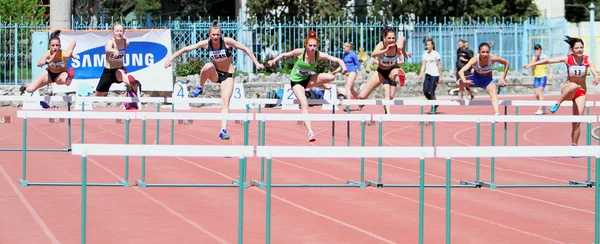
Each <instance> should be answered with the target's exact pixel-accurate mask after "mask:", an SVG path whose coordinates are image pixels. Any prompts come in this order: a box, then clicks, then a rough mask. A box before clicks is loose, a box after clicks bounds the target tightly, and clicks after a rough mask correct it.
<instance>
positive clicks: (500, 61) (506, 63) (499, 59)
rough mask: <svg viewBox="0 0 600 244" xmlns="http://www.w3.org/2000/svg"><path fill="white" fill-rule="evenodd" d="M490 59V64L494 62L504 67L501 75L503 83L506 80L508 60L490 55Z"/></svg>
mask: <svg viewBox="0 0 600 244" xmlns="http://www.w3.org/2000/svg"><path fill="white" fill-rule="evenodd" d="M490 57H491V59H492V62H496V63H499V64H502V65H504V74H502V80H503V81H504V80H505V79H506V76H507V75H508V70H509V67H510V62H508V60H506V59H504V58H502V57H500V56H496V55H490Z"/></svg>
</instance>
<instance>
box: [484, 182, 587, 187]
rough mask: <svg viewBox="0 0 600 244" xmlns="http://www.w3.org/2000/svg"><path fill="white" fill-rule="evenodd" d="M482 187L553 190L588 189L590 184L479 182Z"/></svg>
mask: <svg viewBox="0 0 600 244" xmlns="http://www.w3.org/2000/svg"><path fill="white" fill-rule="evenodd" d="M481 186H482V187H487V188H490V189H495V188H553V187H585V188H590V187H591V184H590V183H589V182H580V181H574V180H571V181H569V183H568V184H496V183H490V182H483V181H482V182H481Z"/></svg>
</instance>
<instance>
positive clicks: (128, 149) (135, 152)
mask: <svg viewBox="0 0 600 244" xmlns="http://www.w3.org/2000/svg"><path fill="white" fill-rule="evenodd" d="M72 153H73V155H77V156H81V182H82V184H81V243H82V244H85V243H86V237H87V235H86V231H87V228H86V226H87V158H88V157H89V156H126V157H129V156H153V157H181V156H184V157H239V173H240V180H239V181H238V182H239V184H238V189H239V190H238V229H237V231H238V243H242V242H243V232H244V227H243V224H244V217H243V216H244V186H243V184H242V182H243V180H242V177H243V172H244V171H245V169H246V160H245V159H246V158H247V157H252V156H253V155H254V147H252V146H191V145H128V144H73V151H72Z"/></svg>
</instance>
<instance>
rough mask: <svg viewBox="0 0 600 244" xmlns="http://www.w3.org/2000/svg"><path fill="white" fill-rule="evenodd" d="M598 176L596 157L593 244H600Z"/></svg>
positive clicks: (599, 166)
mask: <svg viewBox="0 0 600 244" xmlns="http://www.w3.org/2000/svg"><path fill="white" fill-rule="evenodd" d="M599 175H600V158H598V157H596V181H595V182H594V186H595V188H596V189H595V195H594V198H595V201H594V202H595V203H594V243H595V244H599V243H600V183H599V182H598V181H599V180H600V179H599Z"/></svg>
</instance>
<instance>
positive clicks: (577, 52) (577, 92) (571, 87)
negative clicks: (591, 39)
mask: <svg viewBox="0 0 600 244" xmlns="http://www.w3.org/2000/svg"><path fill="white" fill-rule="evenodd" d="M565 42H566V43H568V44H569V46H570V47H571V52H572V54H569V55H566V56H561V57H556V58H550V59H544V60H539V61H536V62H533V63H530V64H526V65H523V68H525V69H528V68H531V67H533V66H536V65H540V64H554V63H565V64H566V65H567V72H568V78H567V83H566V84H565V85H564V86H563V88H562V91H561V94H560V98H559V99H558V101H557V102H556V104H555V105H554V106H552V108H550V112H552V113H555V112H556V110H558V108H559V107H560V104H561V103H562V102H563V101H566V100H572V101H573V115H582V114H583V111H584V109H585V100H586V99H585V93H586V90H587V86H586V83H585V78H586V76H587V72H588V69H589V70H590V71H591V72H592V75H593V76H594V85H595V86H596V85H598V73H597V72H596V67H595V66H594V63H593V62H592V60H590V59H589V58H588V56H586V55H584V54H583V40H581V39H580V38H572V37H569V36H566V38H565ZM580 133H581V131H580V129H579V123H573V130H572V132H571V140H572V143H573V145H577V142H578V141H579V134H580Z"/></svg>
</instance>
